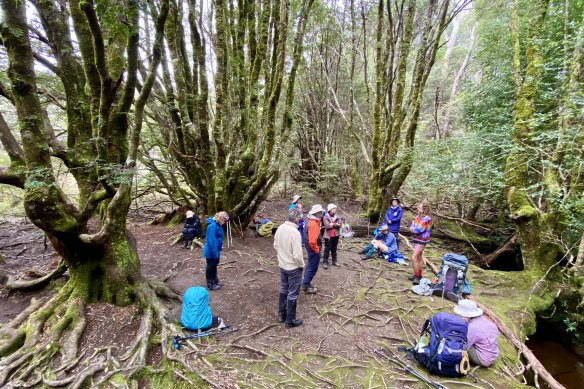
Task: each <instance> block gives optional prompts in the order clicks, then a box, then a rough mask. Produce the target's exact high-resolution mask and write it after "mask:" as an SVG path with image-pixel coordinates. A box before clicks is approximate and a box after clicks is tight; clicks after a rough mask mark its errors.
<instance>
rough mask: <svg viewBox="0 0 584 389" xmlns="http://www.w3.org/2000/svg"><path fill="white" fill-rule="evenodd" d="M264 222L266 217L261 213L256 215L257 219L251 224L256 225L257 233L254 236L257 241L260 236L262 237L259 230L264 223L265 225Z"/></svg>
mask: <svg viewBox="0 0 584 389" xmlns="http://www.w3.org/2000/svg"><path fill="white" fill-rule="evenodd" d="M263 220H264V215H263V214H261V213H258V214H256V215H255V217H254V218H253V220H252V221H251V222H252V223H253V224H254V225H255V232H254V234H253V236H254V237H255V238H256V239H257V238H259V236H260V235H259V230H260V226H261V225H262V224H264V223H263Z"/></svg>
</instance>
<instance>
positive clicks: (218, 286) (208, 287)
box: [207, 284, 221, 290]
mask: <svg viewBox="0 0 584 389" xmlns="http://www.w3.org/2000/svg"><path fill="white" fill-rule="evenodd" d="M207 289H209V290H219V289H221V285H217V284H207Z"/></svg>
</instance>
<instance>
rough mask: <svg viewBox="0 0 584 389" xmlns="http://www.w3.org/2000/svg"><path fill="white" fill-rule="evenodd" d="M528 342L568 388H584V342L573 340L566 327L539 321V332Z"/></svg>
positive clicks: (550, 370)
mask: <svg viewBox="0 0 584 389" xmlns="http://www.w3.org/2000/svg"><path fill="white" fill-rule="evenodd" d="M580 336H584V334H581V335H580ZM572 337H573V335H572ZM526 344H527V346H528V347H529V348H530V349H531V351H533V353H534V354H535V356H536V357H537V358H538V359H539V361H540V362H541V363H542V364H543V365H544V366H545V368H546V369H547V370H548V371H549V372H550V373H551V374H552V375H553V376H554V378H555V379H556V380H558V382H559V383H561V384H562V385H564V386H565V387H566V388H567V389H582V388H584V343H583V342H582V341H580V342H579V344H576V343H575V342H573V338H570V336H569V335H567V334H566V332H565V328H562V327H561V325H557V324H555V325H554V324H551V323H546V322H544V321H538V323H537V332H536V333H535V334H533V335H532V336H530V337H529V340H528V341H527V342H526ZM540 384H542V381H541V380H540ZM542 387H543V385H542Z"/></svg>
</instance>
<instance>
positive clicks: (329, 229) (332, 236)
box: [322, 204, 342, 269]
mask: <svg viewBox="0 0 584 389" xmlns="http://www.w3.org/2000/svg"><path fill="white" fill-rule="evenodd" d="M326 209H327V213H326V214H325V215H324V218H323V224H324V254H323V256H322V267H323V269H328V257H329V253H330V255H331V257H332V260H333V266H336V267H341V265H339V262H338V261H337V246H338V245H339V238H340V236H341V224H342V223H341V221H340V219H339V217H338V216H337V215H336V214H337V206H336V205H334V204H329V205H328V206H327V207H326Z"/></svg>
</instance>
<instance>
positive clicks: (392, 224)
mask: <svg viewBox="0 0 584 389" xmlns="http://www.w3.org/2000/svg"><path fill="white" fill-rule="evenodd" d="M402 215H403V210H402V207H401V204H400V201H399V199H398V198H397V197H392V199H391V205H390V206H389V208H387V212H386V213H385V222H386V223H387V225H388V226H389V232H391V233H392V234H393V235H394V236H395V239H396V242H397V247H398V249H399V239H398V234H399V227H400V224H401V219H402Z"/></svg>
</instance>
